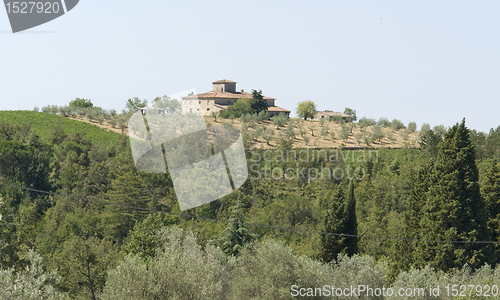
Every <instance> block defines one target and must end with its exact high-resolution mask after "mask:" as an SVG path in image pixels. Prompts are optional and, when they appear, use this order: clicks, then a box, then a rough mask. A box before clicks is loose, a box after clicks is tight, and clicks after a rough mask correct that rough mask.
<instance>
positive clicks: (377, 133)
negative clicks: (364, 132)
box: [372, 125, 384, 142]
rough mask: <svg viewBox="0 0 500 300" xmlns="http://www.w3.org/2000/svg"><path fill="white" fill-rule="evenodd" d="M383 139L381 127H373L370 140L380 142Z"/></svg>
mask: <svg viewBox="0 0 500 300" xmlns="http://www.w3.org/2000/svg"><path fill="white" fill-rule="evenodd" d="M383 138H384V133H383V131H382V127H380V126H378V125H377V126H375V127H373V132H372V140H377V141H379V142H380V141H381V140H382V139H383Z"/></svg>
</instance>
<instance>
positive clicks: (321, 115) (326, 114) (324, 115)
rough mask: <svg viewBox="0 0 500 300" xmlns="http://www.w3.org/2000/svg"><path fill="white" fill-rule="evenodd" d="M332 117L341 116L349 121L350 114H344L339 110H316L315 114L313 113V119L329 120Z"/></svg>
mask: <svg viewBox="0 0 500 300" xmlns="http://www.w3.org/2000/svg"><path fill="white" fill-rule="evenodd" d="M334 117H341V118H343V119H345V120H346V121H349V120H350V119H351V116H349V115H346V114H344V113H341V112H334V111H326V110H325V111H317V112H316V114H315V115H314V119H315V120H318V121H319V120H321V119H327V120H330V119H332V118H334Z"/></svg>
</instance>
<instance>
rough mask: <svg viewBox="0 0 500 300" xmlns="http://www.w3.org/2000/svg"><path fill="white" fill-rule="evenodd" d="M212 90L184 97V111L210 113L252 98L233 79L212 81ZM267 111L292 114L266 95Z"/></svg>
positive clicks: (275, 113)
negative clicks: (237, 88) (238, 90)
mask: <svg viewBox="0 0 500 300" xmlns="http://www.w3.org/2000/svg"><path fill="white" fill-rule="evenodd" d="M212 86H213V88H212V90H211V91H210V92H207V93H203V94H198V95H190V96H186V97H182V101H181V102H182V113H183V114H187V113H198V114H202V115H210V114H212V112H217V113H218V112H220V111H221V110H226V109H227V107H228V106H229V105H232V104H234V103H235V102H236V100H238V99H240V98H252V94H251V93H248V92H245V91H244V90H241V91H240V92H237V91H236V82H234V81H231V80H226V79H224V80H218V81H214V82H212ZM264 100H266V103H267V111H268V113H269V115H270V116H276V115H279V114H286V115H287V116H289V115H290V111H289V110H286V109H284V108H281V107H278V106H276V105H275V101H276V99H275V98H271V97H264Z"/></svg>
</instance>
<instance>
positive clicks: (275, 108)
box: [267, 106, 290, 112]
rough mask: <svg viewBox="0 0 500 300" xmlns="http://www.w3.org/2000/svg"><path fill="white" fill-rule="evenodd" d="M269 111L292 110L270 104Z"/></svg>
mask: <svg viewBox="0 0 500 300" xmlns="http://www.w3.org/2000/svg"><path fill="white" fill-rule="evenodd" d="M267 111H279V112H290V111H289V110H287V109H284V108H281V107H279V106H268V107H267Z"/></svg>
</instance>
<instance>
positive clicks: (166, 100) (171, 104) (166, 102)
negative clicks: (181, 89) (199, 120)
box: [153, 95, 181, 113]
mask: <svg viewBox="0 0 500 300" xmlns="http://www.w3.org/2000/svg"><path fill="white" fill-rule="evenodd" d="M153 107H154V108H161V109H165V110H166V111H167V112H169V113H176V112H179V111H180V110H181V102H180V101H179V100H176V99H170V97H168V96H167V95H165V96H163V97H156V98H155V99H154V100H153Z"/></svg>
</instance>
